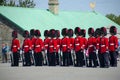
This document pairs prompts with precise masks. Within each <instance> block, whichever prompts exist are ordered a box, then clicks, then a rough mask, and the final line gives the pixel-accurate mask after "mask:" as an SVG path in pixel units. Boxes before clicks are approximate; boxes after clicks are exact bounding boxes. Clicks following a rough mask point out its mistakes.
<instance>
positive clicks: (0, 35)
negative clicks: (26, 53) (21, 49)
mask: <svg viewBox="0 0 120 80" xmlns="http://www.w3.org/2000/svg"><path fill="white" fill-rule="evenodd" d="M12 31H13V29H12V28H11V27H10V26H7V25H6V24H4V23H3V22H1V21H0V53H1V48H2V44H3V43H7V44H8V46H11V42H12V37H11V34H12ZM18 39H19V40H20V43H21V45H22V41H23V37H22V36H21V35H20V34H18Z"/></svg>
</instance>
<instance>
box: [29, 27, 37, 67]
mask: <svg viewBox="0 0 120 80" xmlns="http://www.w3.org/2000/svg"><path fill="white" fill-rule="evenodd" d="M30 40H31V44H32V53H30V57H31V64H32V65H34V48H35V41H36V37H35V30H34V29H31V30H30Z"/></svg>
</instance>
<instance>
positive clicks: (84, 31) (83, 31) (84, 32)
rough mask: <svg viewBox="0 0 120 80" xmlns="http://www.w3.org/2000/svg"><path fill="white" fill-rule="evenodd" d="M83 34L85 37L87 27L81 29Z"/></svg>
mask: <svg viewBox="0 0 120 80" xmlns="http://www.w3.org/2000/svg"><path fill="white" fill-rule="evenodd" d="M81 35H83V37H85V35H86V30H85V29H82V30H81Z"/></svg>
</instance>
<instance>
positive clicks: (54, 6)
mask: <svg viewBox="0 0 120 80" xmlns="http://www.w3.org/2000/svg"><path fill="white" fill-rule="evenodd" d="M48 5H49V11H50V12H51V13H53V14H56V15H57V14H58V5H59V2H58V0H49V2H48Z"/></svg>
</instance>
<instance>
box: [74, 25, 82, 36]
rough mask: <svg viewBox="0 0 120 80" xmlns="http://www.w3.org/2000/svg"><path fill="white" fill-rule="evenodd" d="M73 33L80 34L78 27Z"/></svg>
mask: <svg viewBox="0 0 120 80" xmlns="http://www.w3.org/2000/svg"><path fill="white" fill-rule="evenodd" d="M74 33H75V34H78V35H80V34H81V29H80V28H79V27H76V28H75V30H74Z"/></svg>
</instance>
